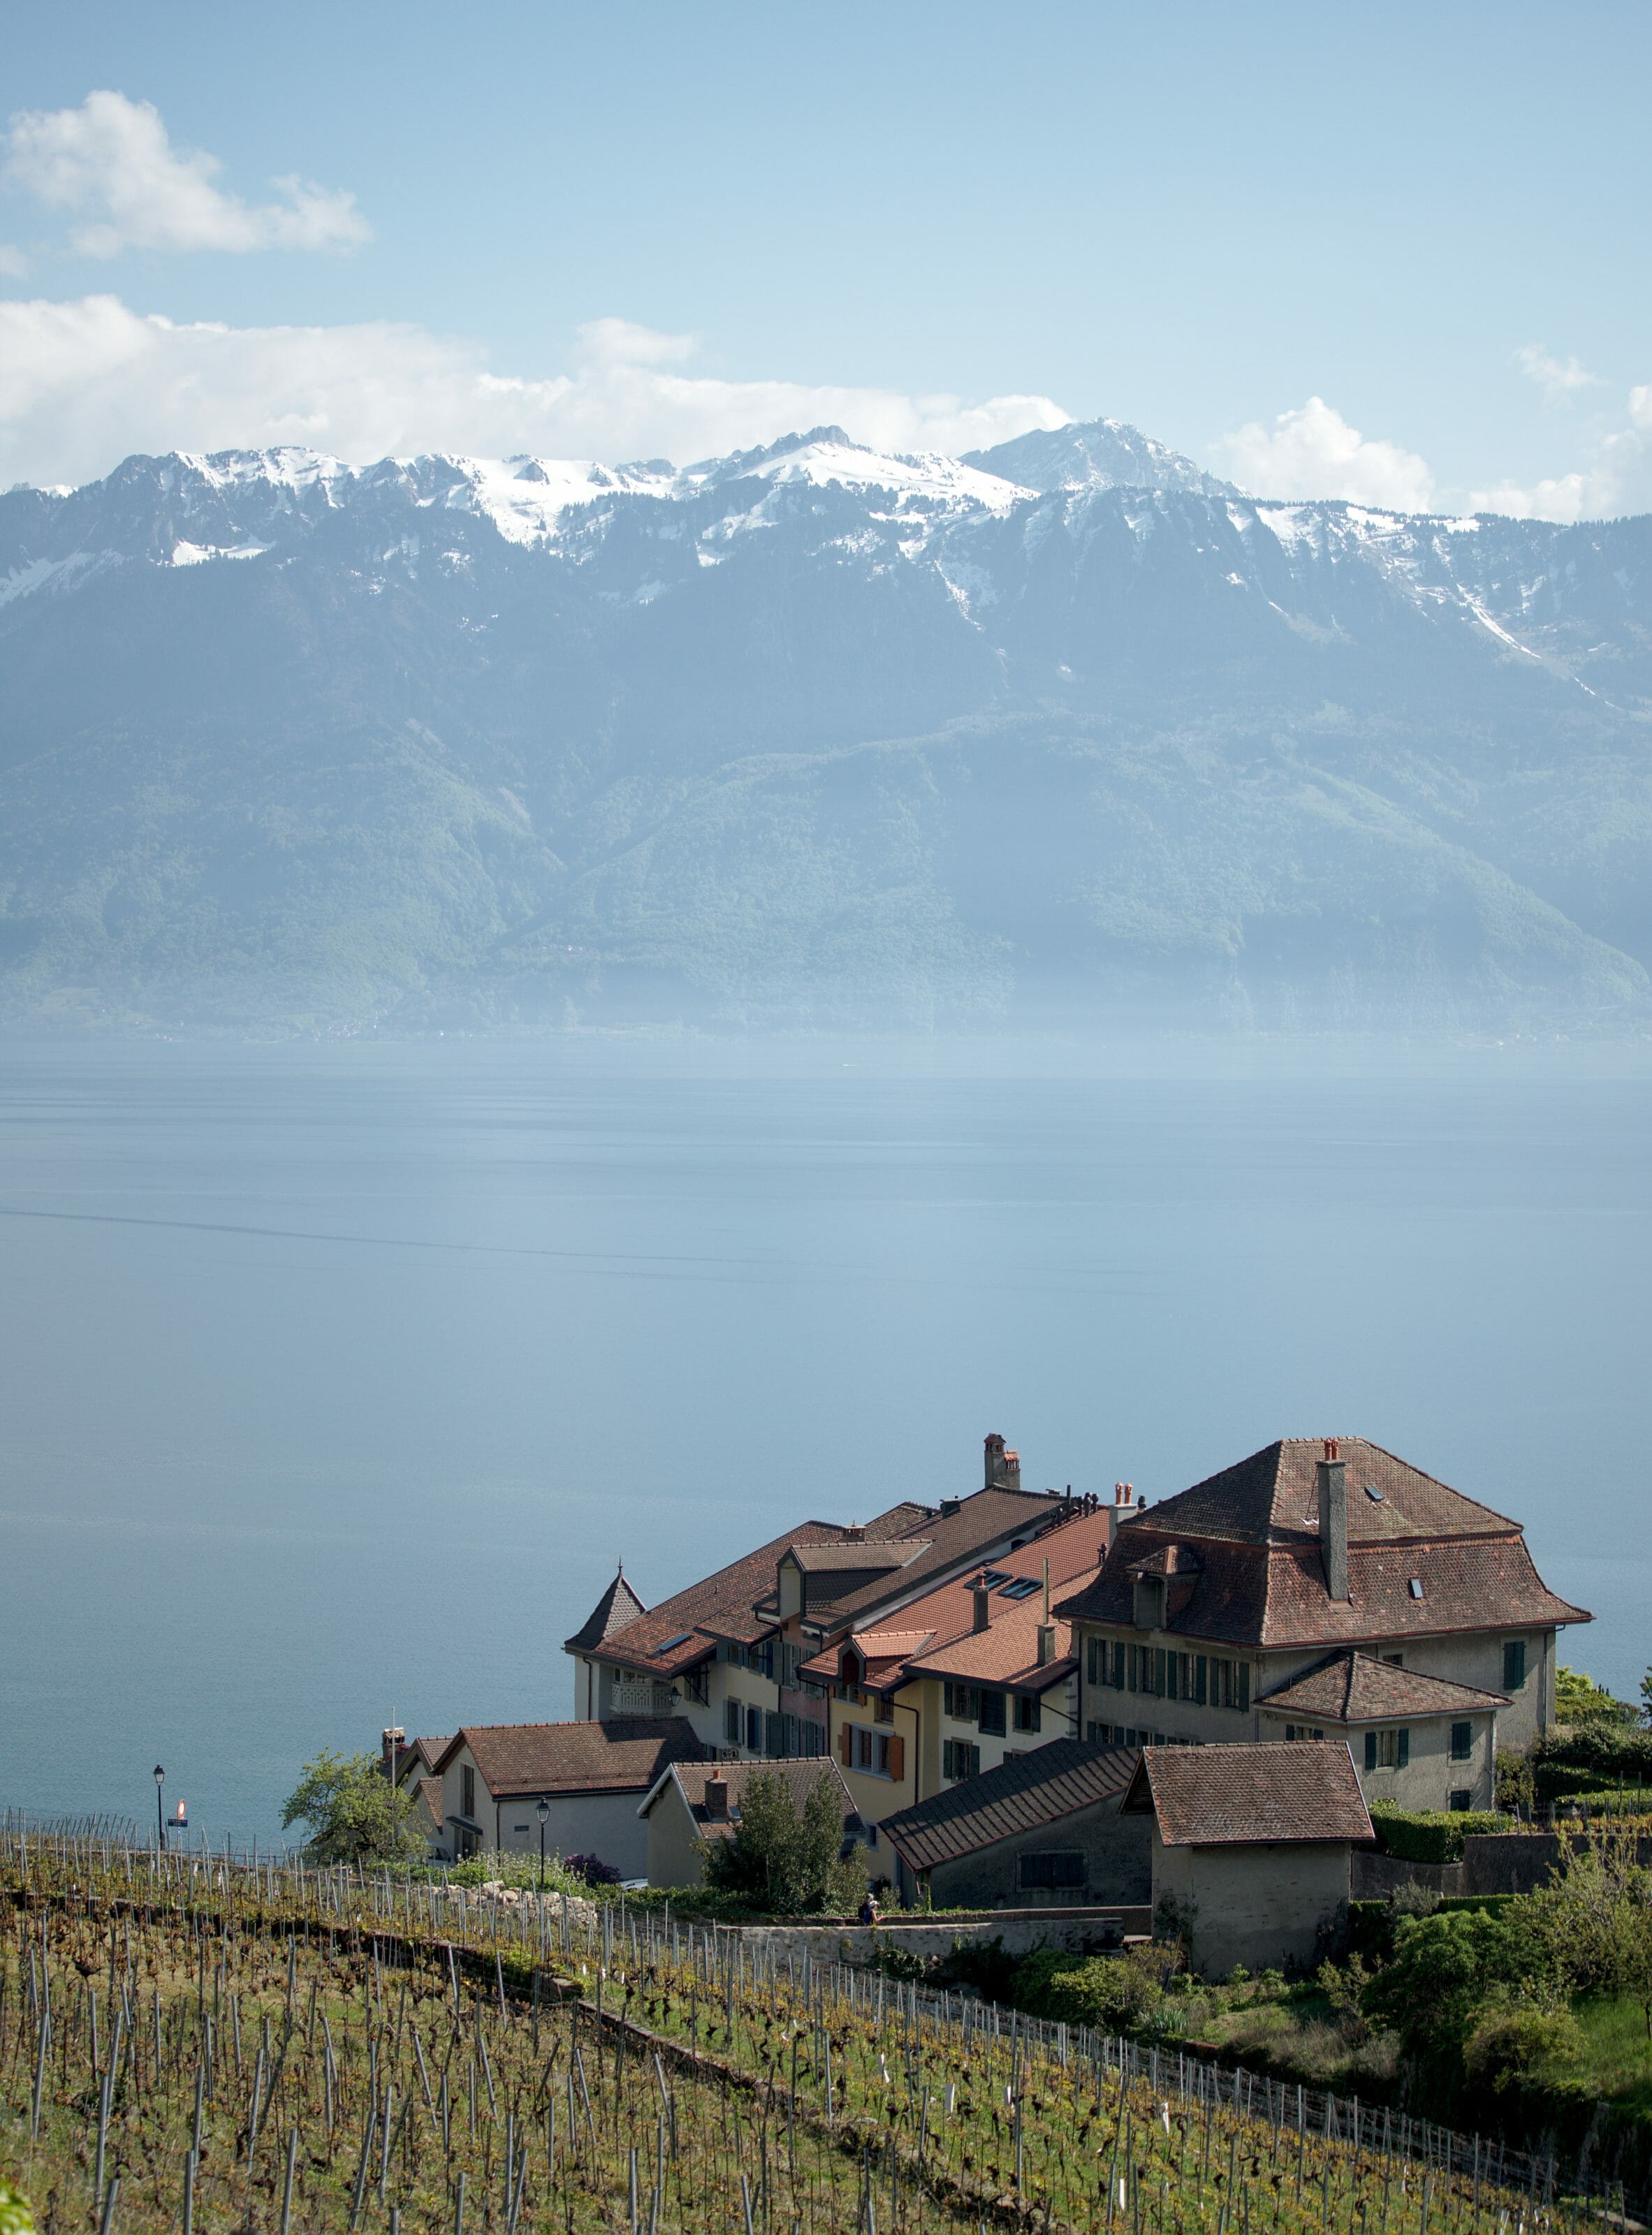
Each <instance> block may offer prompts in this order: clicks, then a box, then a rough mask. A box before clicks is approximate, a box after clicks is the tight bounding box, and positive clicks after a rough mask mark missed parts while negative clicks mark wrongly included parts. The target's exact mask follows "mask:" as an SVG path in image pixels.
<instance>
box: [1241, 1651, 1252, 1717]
mask: <svg viewBox="0 0 1652 2235" xmlns="http://www.w3.org/2000/svg"><path fill="white" fill-rule="evenodd" d="M1249 1706H1250V1663H1249V1662H1248V1661H1242V1662H1240V1663H1239V1707H1240V1712H1241V1713H1242V1714H1243V1713H1245V1712H1247V1711H1248V1710H1249Z"/></svg>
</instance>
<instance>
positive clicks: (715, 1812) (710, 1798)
mask: <svg viewBox="0 0 1652 2235" xmlns="http://www.w3.org/2000/svg"><path fill="white" fill-rule="evenodd" d="M705 1812H706V1814H707V1816H709V1817H710V1818H711V1821H712V1823H713V1824H726V1823H727V1822H728V1820H729V1780H728V1779H727V1778H726V1777H724V1774H723V1773H722V1771H721V1770H720V1769H714V1770H713V1771H712V1772H711V1775H710V1776H709V1777H708V1778H707V1779H706V1780H705Z"/></svg>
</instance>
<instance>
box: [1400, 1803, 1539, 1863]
mask: <svg viewBox="0 0 1652 2235" xmlns="http://www.w3.org/2000/svg"><path fill="white" fill-rule="evenodd" d="M1371 1828H1372V1829H1373V1832H1375V1833H1376V1835H1377V1845H1378V1847H1379V1849H1380V1851H1381V1852H1382V1853H1383V1854H1385V1855H1393V1856H1396V1857H1398V1858H1399V1859H1400V1861H1402V1862H1407V1863H1459V1862H1461V1861H1462V1859H1463V1842H1464V1840H1465V1839H1466V1838H1468V1837H1469V1835H1470V1833H1471V1832H1506V1831H1508V1830H1510V1829H1511V1825H1510V1819H1508V1818H1507V1817H1506V1816H1500V1815H1498V1813H1497V1812H1496V1811H1495V1810H1493V1809H1489V1808H1478V1809H1463V1810H1460V1811H1459V1810H1457V1809H1446V1808H1396V1807H1394V1806H1393V1804H1392V1803H1391V1802H1388V1801H1382V1800H1374V1801H1373V1802H1372V1804H1371Z"/></svg>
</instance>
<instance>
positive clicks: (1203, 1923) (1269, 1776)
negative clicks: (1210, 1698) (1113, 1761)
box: [1117, 1739, 1372, 1979]
mask: <svg viewBox="0 0 1652 2235" xmlns="http://www.w3.org/2000/svg"><path fill="white" fill-rule="evenodd" d="M1117 1805H1118V1809H1119V1813H1120V1816H1121V1818H1122V1819H1124V1820H1126V1821H1128V1820H1129V1819H1131V1818H1137V1819H1140V1818H1144V1817H1145V1818H1147V1819H1151V1832H1152V1838H1151V1877H1152V1901H1153V1911H1154V1917H1155V1921H1156V1924H1157V1926H1158V1929H1159V1930H1161V1932H1162V1931H1164V1929H1165V1928H1166V1927H1167V1926H1169V1925H1170V1924H1171V1923H1172V1920H1174V1922H1175V1923H1176V1924H1178V1925H1179V1927H1180V1929H1181V1931H1182V1933H1183V1936H1184V1937H1185V1940H1186V1943H1187V1949H1188V1961H1189V1963H1190V1966H1191V1968H1192V1969H1193V1970H1196V1972H1198V1973H1199V1974H1200V1976H1203V1977H1204V1978H1207V1979H1223V1978H1226V1977H1227V1976H1228V1974H1229V1972H1230V1971H1232V1970H1234V1968H1235V1967H1236V1965H1238V1964H1241V1963H1242V1964H1243V1965H1244V1966H1245V1968H1246V1969H1247V1970H1250V1971H1262V1970H1268V1969H1269V1967H1270V1966H1272V1967H1277V1968H1279V1969H1281V1970H1283V1969H1285V1968H1286V1967H1288V1966H1289V1967H1291V1968H1294V1969H1297V1970H1302V1969H1306V1968H1307V1967H1308V1966H1309V1965H1311V1964H1313V1963H1316V1962H1318V1961H1320V1960H1321V1959H1322V1958H1323V1957H1325V1956H1329V1955H1332V1954H1334V1951H1335V1950H1336V1948H1337V1947H1338V1946H1339V1945H1340V1944H1341V1939H1342V1936H1343V1932H1344V1929H1345V1926H1346V1922H1347V1904H1348V1889H1349V1880H1350V1876H1351V1870H1352V1865H1351V1859H1350V1858H1351V1857H1352V1853H1353V1850H1354V1846H1355V1845H1359V1844H1361V1843H1363V1842H1365V1841H1367V1840H1369V1839H1370V1838H1371V1837H1372V1832H1371V1819H1370V1816H1369V1814H1368V1813H1367V1809H1366V1805H1365V1801H1364V1799H1363V1798H1362V1796H1361V1794H1360V1780H1359V1778H1358V1776H1357V1775H1356V1774H1355V1772H1354V1760H1353V1757H1352V1756H1351V1755H1350V1753H1349V1752H1348V1749H1347V1745H1346V1743H1344V1742H1343V1741H1341V1740H1336V1741H1332V1740H1321V1741H1315V1740H1312V1739H1309V1740H1306V1741H1298V1742H1295V1743H1293V1742H1292V1741H1290V1740H1277V1741H1275V1742H1273V1743H1271V1744H1262V1745H1255V1746H1252V1745H1241V1746H1213V1747H1207V1748H1203V1749H1202V1750H1201V1751H1199V1752H1198V1753H1190V1752H1187V1751H1184V1750H1183V1749H1180V1748H1177V1747H1149V1748H1148V1749H1147V1750H1146V1751H1145V1752H1144V1753H1142V1754H1141V1755H1140V1756H1139V1758H1138V1760H1137V1767H1136V1769H1135V1773H1134V1774H1133V1776H1132V1777H1131V1781H1130V1783H1129V1786H1127V1788H1126V1790H1125V1793H1124V1799H1123V1800H1122V1801H1121V1802H1119V1803H1118V1804H1117Z"/></svg>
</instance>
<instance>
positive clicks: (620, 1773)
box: [421, 1715, 711, 1878]
mask: <svg viewBox="0 0 1652 2235" xmlns="http://www.w3.org/2000/svg"><path fill="white" fill-rule="evenodd" d="M710 1751H711V1749H710V1748H709V1747H705V1746H703V1745H702V1744H701V1742H700V1740H698V1738H696V1737H695V1735H694V1732H693V1730H692V1727H691V1726H690V1725H689V1724H688V1723H687V1722H686V1721H685V1720H684V1719H683V1718H682V1717H681V1716H680V1715H660V1716H646V1715H626V1716H620V1717H616V1718H615V1719H614V1720H613V1721H611V1722H606V1723H587V1722H578V1723H487V1724H469V1725H467V1726H466V1727H465V1728H464V1729H462V1730H461V1731H460V1732H458V1733H457V1734H456V1736H455V1737H453V1738H451V1739H449V1740H448V1742H447V1745H446V1747H445V1748H444V1749H443V1753H442V1755H441V1757H440V1759H439V1760H438V1761H437V1763H436V1773H435V1777H434V1779H433V1780H432V1782H433V1783H434V1784H435V1786H436V1792H435V1793H430V1794H424V1793H422V1794H421V1798H422V1799H423V1802H424V1805H425V1806H426V1807H427V1808H428V1809H429V1813H430V1816H431V1817H432V1819H433V1820H434V1822H435V1824H436V1825H437V1826H438V1827H439V1828H438V1831H437V1835H436V1838H435V1840H434V1841H433V1842H432V1845H433V1851H434V1852H436V1853H437V1854H439V1855H443V1856H445V1857H447V1858H450V1859H451V1860H453V1861H458V1860H460V1859H461V1858H462V1857H464V1856H465V1855H469V1854H475V1853H476V1852H479V1851H482V1850H485V1849H493V1848H497V1849H500V1850H502V1851H503V1852H507V1853H515V1854H521V1855H536V1854H537V1853H538V1852H539V1845H540V1829H541V1826H540V1815H539V1803H540V1802H541V1799H542V1800H544V1801H545V1802H546V1803H547V1807H546V1813H545V1824H544V1832H545V1852H546V1853H547V1855H594V1856H595V1857H596V1858H598V1859H599V1860H600V1861H601V1862H604V1863H606V1864H608V1865H610V1867H611V1868H613V1869H614V1870H616V1871H619V1873H620V1877H621V1878H641V1876H642V1875H643V1872H644V1871H645V1870H646V1867H647V1861H648V1838H647V1832H646V1829H645V1827H644V1825H642V1824H641V1823H640V1822H639V1819H638V1815H637V1805H638V1803H639V1801H640V1800H641V1799H643V1798H644V1796H645V1795H646V1793H647V1792H648V1791H649V1789H650V1788H651V1786H654V1785H655V1784H657V1783H658V1782H659V1777H660V1774H661V1773H662V1771H664V1770H665V1769H666V1768H667V1767H668V1766H670V1765H671V1764H672V1762H677V1761H703V1760H705V1759H706V1757H707V1756H708V1754H709V1753H710ZM421 1785H422V1786H423V1779H422V1780H421ZM427 1836H428V1834H427Z"/></svg>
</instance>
